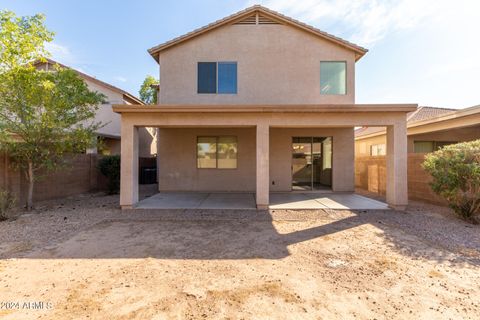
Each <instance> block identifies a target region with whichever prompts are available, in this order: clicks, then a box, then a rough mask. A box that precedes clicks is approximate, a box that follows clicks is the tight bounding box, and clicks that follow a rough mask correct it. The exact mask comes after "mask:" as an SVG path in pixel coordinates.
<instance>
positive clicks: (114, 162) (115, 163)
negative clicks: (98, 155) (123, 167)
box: [98, 156, 120, 194]
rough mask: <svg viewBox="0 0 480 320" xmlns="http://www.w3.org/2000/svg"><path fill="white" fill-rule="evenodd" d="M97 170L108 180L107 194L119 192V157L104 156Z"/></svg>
mask: <svg viewBox="0 0 480 320" xmlns="http://www.w3.org/2000/svg"><path fill="white" fill-rule="evenodd" d="M98 168H99V169H100V172H101V173H102V174H103V175H104V176H105V177H107V178H108V194H117V193H118V192H119V191H120V156H104V157H103V158H102V159H101V160H100V161H99V163H98Z"/></svg>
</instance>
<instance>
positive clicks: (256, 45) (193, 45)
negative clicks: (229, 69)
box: [159, 24, 355, 104]
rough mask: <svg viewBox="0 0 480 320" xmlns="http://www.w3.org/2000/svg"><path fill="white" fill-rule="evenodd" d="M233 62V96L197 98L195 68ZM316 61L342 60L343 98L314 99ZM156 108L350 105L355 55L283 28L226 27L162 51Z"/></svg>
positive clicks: (319, 96) (316, 93)
mask: <svg viewBox="0 0 480 320" xmlns="http://www.w3.org/2000/svg"><path fill="white" fill-rule="evenodd" d="M215 61H236V62H237V68H238V71H237V72H238V74H237V77H238V93H237V94H197V63H198V62H215ZM320 61H346V63H347V73H346V74H347V90H346V91H347V94H346V95H322V94H320ZM159 64H160V82H161V84H162V85H161V90H160V104H328V103H335V104H342V103H346V104H349V103H354V101H355V82H354V81H355V53H354V52H352V51H351V50H347V49H345V48H343V47H341V46H339V45H337V44H334V43H332V42H330V41H327V40H324V39H320V38H319V37H317V36H315V35H312V34H310V33H308V32H305V31H303V30H298V29H295V28H292V27H291V26H286V25H280V24H276V25H228V26H225V27H222V28H219V29H215V30H213V31H211V32H209V33H207V34H204V35H201V36H199V37H197V38H194V39H191V40H189V41H187V42H184V43H182V44H179V45H178V46H175V47H172V48H169V49H167V50H166V51H162V52H161V53H160V56H159Z"/></svg>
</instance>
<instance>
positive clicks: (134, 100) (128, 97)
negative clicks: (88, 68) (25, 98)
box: [33, 59, 145, 105]
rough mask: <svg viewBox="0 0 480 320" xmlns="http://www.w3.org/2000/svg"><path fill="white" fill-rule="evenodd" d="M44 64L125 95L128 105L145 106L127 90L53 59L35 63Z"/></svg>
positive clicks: (35, 63) (36, 64)
mask: <svg viewBox="0 0 480 320" xmlns="http://www.w3.org/2000/svg"><path fill="white" fill-rule="evenodd" d="M43 64H48V65H57V64H58V65H59V66H60V67H62V68H66V69H70V70H73V71H75V72H76V73H78V75H79V76H81V77H82V78H85V79H87V80H89V81H92V82H94V83H96V84H98V85H101V86H104V87H106V88H108V89H110V90H112V91H115V92H117V93H120V94H122V95H123V99H124V100H125V101H127V102H128V103H131V104H141V105H144V104H145V103H144V102H143V101H142V100H140V99H139V98H137V97H135V96H134V95H132V94H130V93H128V92H127V91H125V90H122V89H120V88H118V87H115V86H113V85H111V84H110V83H107V82H104V81H101V80H98V79H97V78H95V77H92V76H89V75H88V74H86V73H83V72H81V71H78V70H77V69H74V68H72V67H69V66H66V65H64V64H61V63H60V62H57V61H54V60H52V59H45V61H40V60H37V61H35V62H34V63H33V65H34V66H39V65H43Z"/></svg>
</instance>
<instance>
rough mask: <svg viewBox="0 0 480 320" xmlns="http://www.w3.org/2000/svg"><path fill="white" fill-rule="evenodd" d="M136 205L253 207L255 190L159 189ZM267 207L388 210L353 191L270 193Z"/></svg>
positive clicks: (140, 206)
mask: <svg viewBox="0 0 480 320" xmlns="http://www.w3.org/2000/svg"><path fill="white" fill-rule="evenodd" d="M136 208H138V209H244V210H245V209H246V210H249V209H253V210H255V209H256V208H257V207H256V203H255V194H254V193H218V192H216V193H206V192H161V193H157V194H156V195H154V196H151V197H148V198H146V199H144V200H141V201H140V202H139V203H138V204H137V206H136ZM269 209H277V210H281V209H291V210H312V209H332V210H387V209H388V205H387V204H386V203H384V202H380V201H376V200H373V199H370V198H367V197H364V196H360V195H357V194H353V193H324V192H322V193H318V192H309V193H298V192H292V193H284V192H278V193H270V205H269Z"/></svg>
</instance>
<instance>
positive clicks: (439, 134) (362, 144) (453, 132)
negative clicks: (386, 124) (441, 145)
mask: <svg viewBox="0 0 480 320" xmlns="http://www.w3.org/2000/svg"><path fill="white" fill-rule="evenodd" d="M476 139H480V126H476V127H467V128H458V129H450V130H444V131H436V132H429V133H422V134H416V135H408V138H407V148H408V149H407V150H408V153H413V152H414V146H413V145H414V141H451V142H463V141H471V140H476ZM380 143H386V136H385V135H379V136H375V137H371V138H365V139H359V140H356V141H355V156H369V155H370V146H371V145H372V144H380ZM363 151H366V152H363Z"/></svg>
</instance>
